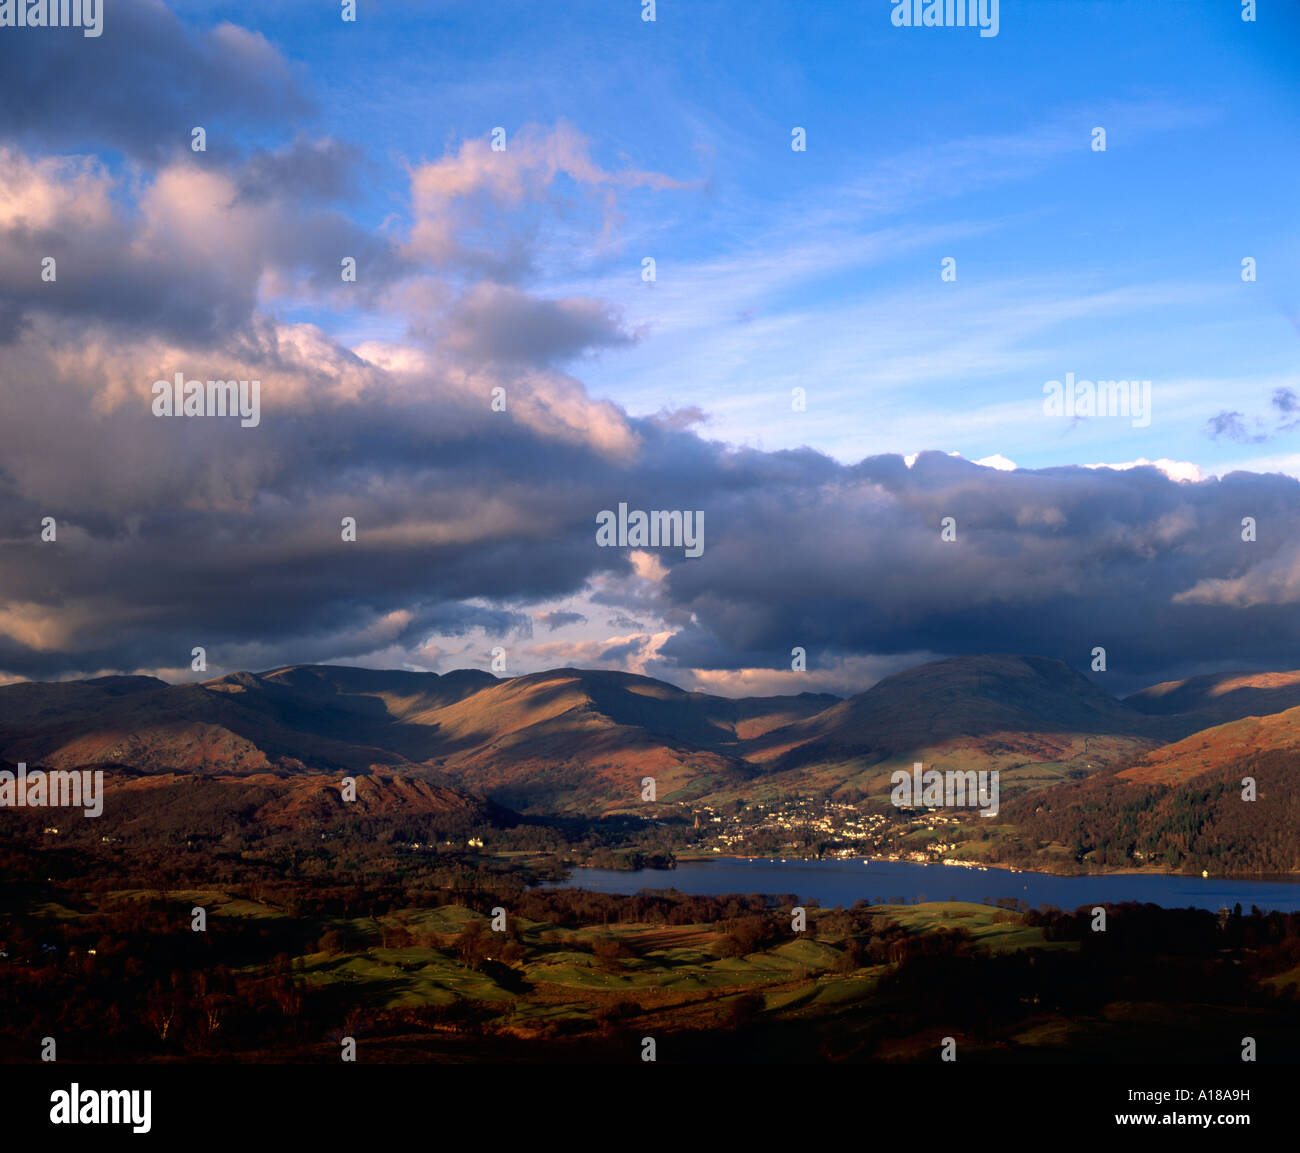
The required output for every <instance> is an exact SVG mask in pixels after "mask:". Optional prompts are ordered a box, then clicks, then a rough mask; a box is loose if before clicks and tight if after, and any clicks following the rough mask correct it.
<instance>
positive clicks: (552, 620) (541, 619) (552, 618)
mask: <svg viewBox="0 0 1300 1153" xmlns="http://www.w3.org/2000/svg"><path fill="white" fill-rule="evenodd" d="M535 619H536V620H537V622H538V623H539V624H542V625H545V626H546V628H547V629H548V630H549V631H550V632H554V631H555V630H556V629H560V628H563V627H564V626H565V625H585V624H586V623H587V618H586V617H585V616H583V615H582V613H567V612H561V611H558V610H557V611H556V612H550V613H542V614H541V615H540V616H538V617H536V618H535Z"/></svg>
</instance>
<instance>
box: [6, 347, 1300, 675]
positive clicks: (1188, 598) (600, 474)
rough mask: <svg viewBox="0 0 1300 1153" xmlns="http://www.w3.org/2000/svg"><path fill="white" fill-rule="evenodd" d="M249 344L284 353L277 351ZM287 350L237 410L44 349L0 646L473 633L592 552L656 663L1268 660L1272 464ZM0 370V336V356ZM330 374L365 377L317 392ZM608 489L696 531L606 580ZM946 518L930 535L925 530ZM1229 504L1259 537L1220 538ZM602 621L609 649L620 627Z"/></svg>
mask: <svg viewBox="0 0 1300 1153" xmlns="http://www.w3.org/2000/svg"><path fill="white" fill-rule="evenodd" d="M25 347H26V346H24V348H25ZM274 354H275V356H277V357H278V358H279V362H280V363H279V367H278V369H275V370H273V371H281V372H288V370H289V369H290V368H291V367H292V365H291V364H290V359H289V357H288V355H287V350H286V349H285V348H282V347H277V348H275V349H274ZM11 355H12V354H11ZM31 355H36V354H34V353H33V354H31ZM268 355H269V352H268ZM310 355H311V356H312V357H315V358H318V359H315V360H309V361H308V362H306V363H304V364H303V365H300V366H299V371H300V372H301V373H302V374H303V375H304V377H310V379H311V381H312V384H313V389H311V390H309V389H306V388H304V389H303V391H302V392H301V395H300V396H299V399H298V401H296V402H295V403H293V404H290V405H289V407H288V408H287V410H285V411H282V412H280V413H279V414H277V411H276V409H275V407H274V406H273V404H271V403H268V407H267V410H266V412H265V413H264V418H263V423H262V425H261V426H260V427H259V428H257V429H248V430H241V429H239V428H238V426H237V425H234V424H221V423H220V422H215V423H214V422H210V421H209V422H204V421H201V420H200V421H193V422H190V423H186V422H184V421H173V422H167V421H158V420H154V419H152V418H150V417H149V416H148V415H147V413H146V412H143V411H142V407H143V406H139V405H134V404H130V405H125V406H123V407H121V408H118V409H115V410H113V411H112V412H110V413H107V414H106V413H96V412H94V411H93V410H92V409H91V408H90V407H89V406H88V405H87V404H86V403H85V399H86V394H85V393H84V391H79V386H78V382H77V381H76V379H68V380H64V379H62V378H60V377H59V376H58V375H57V373H55V374H53V375H47V376H46V377H45V385H44V389H43V394H42V395H43V397H44V407H42V406H41V405H38V404H36V403H34V401H33V399H32V397H31V396H30V394H29V395H28V397H27V399H26V401H24V402H23V403H20V404H18V405H17V411H18V412H19V416H20V424H19V426H18V427H17V428H16V429H15V437H14V442H15V445H16V449H15V451H12V452H11V453H10V454H9V455H8V456H7V457H6V461H5V471H4V473H3V474H0V496H3V497H4V499H3V501H0V533H2V534H3V536H4V538H5V540H6V547H5V549H4V550H3V553H2V554H0V558H2V559H0V587H2V588H3V591H4V595H5V605H6V607H5V610H4V612H3V613H2V614H0V635H2V636H3V637H4V638H6V639H5V640H4V641H3V642H2V643H0V668H3V669H4V670H5V671H7V672H9V673H11V674H21V675H35V676H50V675H55V674H58V673H60V672H67V671H71V670H88V669H98V668H108V667H112V668H135V667H155V666H157V667H175V666H176V665H178V664H183V663H184V662H185V661H186V660H187V659H188V653H189V651H190V648H191V646H193V645H196V644H203V645H204V646H205V647H207V649H208V654H209V662H210V664H212V665H214V666H217V665H219V666H222V667H230V666H231V665H232V664H236V665H240V666H244V667H247V666H250V665H255V666H258V667H267V666H270V665H274V664H277V663H292V662H295V661H301V660H306V659H313V660H315V659H343V658H346V657H348V656H357V657H360V656H364V655H365V654H367V653H373V652H376V651H384V650H388V649H392V648H404V649H407V650H410V649H414V648H416V647H418V645H419V644H420V643H421V641H422V640H424V638H426V637H428V636H430V635H464V634H465V632H466V630H482V631H483V632H484V633H486V634H488V636H489V638H494V639H492V642H491V643H498V640H497V639H496V638H499V641H500V642H504V641H505V640H506V639H507V638H508V637H509V636H527V635H529V633H530V632H531V622H530V620H529V617H528V615H527V613H526V607H527V605H529V604H533V603H540V602H544V601H546V600H553V599H556V598H559V597H563V596H569V595H574V594H580V593H581V592H582V591H583V589H584V587H585V586H586V584H587V582H588V581H590V580H592V579H593V578H596V579H599V580H602V581H603V582H604V583H603V585H602V589H603V591H602V592H600V593H598V594H597V595H596V596H595V597H594V598H593V599H595V600H597V601H600V602H602V603H606V604H611V605H615V606H618V607H622V608H624V609H629V610H631V611H635V612H641V613H644V612H653V613H656V614H658V615H659V616H660V617H661V618H662V619H664V620H667V621H668V622H670V627H673V628H675V629H676V635H675V636H674V637H672V638H671V639H670V640H668V642H667V643H666V644H665V645H664V646H663V647H662V649H661V650H660V653H659V657H660V659H661V660H662V661H666V662H669V663H671V662H676V663H677V664H678V665H681V666H698V667H703V668H717V669H728V668H749V667H773V668H779V667H788V664H789V653H790V649H791V648H792V647H793V646H795V645H801V646H804V647H805V648H807V650H808V651H809V653H810V654H816V655H817V656H818V658H821V657H823V656H825V657H845V656H851V655H853V654H893V653H909V652H915V651H918V650H922V649H924V650H929V651H933V652H937V653H965V652H982V651H1016V652H1032V653H1042V654H1044V655H1048V656H1055V657H1060V658H1062V659H1065V660H1067V661H1070V662H1071V663H1073V664H1075V665H1076V666H1081V667H1086V665H1087V663H1088V661H1089V660H1090V656H1091V650H1092V648H1093V647H1094V646H1098V645H1100V646H1104V647H1105V648H1106V650H1107V653H1108V657H1109V664H1110V667H1111V669H1112V670H1113V674H1112V680H1111V681H1108V684H1111V685H1112V687H1117V688H1118V687H1128V683H1129V682H1131V683H1133V684H1138V683H1143V682H1144V681H1150V680H1154V679H1159V678H1161V677H1163V676H1168V675H1174V674H1176V673H1178V672H1180V671H1183V670H1189V669H1198V668H1201V667H1206V666H1217V667H1225V666H1231V667H1250V666H1255V667H1260V666H1267V665H1272V666H1275V667H1280V666H1286V665H1290V664H1294V653H1295V651H1296V645H1297V642H1298V641H1300V624H1298V619H1300V614H1298V613H1297V612H1296V605H1297V603H1298V602H1300V575H1296V574H1300V553H1298V551H1297V543H1296V542H1300V499H1297V498H1300V483H1298V482H1297V481H1295V480H1293V479H1290V478H1287V477H1283V476H1275V475H1274V476H1258V475H1254V474H1245V473H1237V474H1232V475H1231V476H1228V477H1225V478H1224V479H1222V480H1210V481H1204V482H1200V483H1195V484H1193V483H1186V482H1175V481H1172V480H1170V479H1169V478H1167V477H1166V476H1164V475H1163V474H1162V473H1160V472H1158V471H1157V470H1155V469H1153V468H1134V469H1129V470H1124V471H1117V470H1109V469H1095V470H1094V469H1083V468H1065V469H1048V470H1040V471H1033V470H1027V469H1021V470H1018V471H1016V472H1013V473H1012V472H999V471H996V470H992V469H986V468H981V467H978V466H976V465H973V464H970V463H968V462H966V461H962V460H960V459H953V458H950V457H948V456H945V455H943V454H939V453H924V454H922V455H921V456H920V457H919V458H918V459H917V460H916V462H915V465H914V467H912V468H910V469H909V468H908V467H907V466H906V464H905V463H904V461H903V460H902V458H900V457H898V456H880V457H872V458H869V459H866V460H864V461H861V462H859V463H858V464H855V465H841V464H838V463H836V462H834V461H832V460H830V459H829V458H827V457H825V456H822V455H820V454H819V453H816V452H813V451H811V450H806V449H805V450H800V451H794V452H774V453H766V452H760V451H756V450H752V449H744V450H735V449H730V448H727V447H725V446H723V445H720V444H717V443H713V442H708V441H705V440H703V439H701V438H700V437H699V436H697V435H696V434H694V433H692V432H690V431H682V430H673V429H670V428H665V427H663V425H662V424H660V423H657V422H656V421H654V420H653V419H644V420H635V421H629V422H627V430H628V432H629V434H631V435H633V436H634V437H635V449H634V450H633V451H629V452H626V453H613V454H611V453H608V452H603V451H600V450H599V449H598V448H597V447H596V446H595V445H594V444H593V443H591V442H588V441H583V440H581V439H577V440H575V439H571V438H570V439H565V438H564V437H559V436H556V435H554V434H553V432H552V431H551V429H550V428H549V426H546V425H545V424H543V425H541V426H533V425H529V424H528V423H527V422H526V421H525V420H524V419H523V418H522V417H515V416H510V415H507V414H500V413H496V414H494V413H492V412H490V410H489V408H488V406H487V405H486V404H485V403H484V400H483V398H482V397H481V396H476V395H473V394H468V395H466V394H462V393H458V392H456V391H455V390H454V389H450V390H448V389H446V388H445V387H444V386H441V385H438V384H436V382H435V380H433V379H430V380H429V381H428V382H427V384H426V385H424V386H423V387H422V388H417V389H416V390H415V391H414V392H410V391H407V390H404V389H403V388H402V387H399V385H398V383H395V381H394V379H393V378H392V377H391V376H390V375H388V374H386V373H383V372H380V371H379V370H377V369H376V368H375V367H374V366H373V365H366V364H364V363H363V362H361V361H359V360H358V359H357V358H356V357H355V356H353V355H352V354H346V353H344V352H343V351H342V350H335V351H334V359H333V360H331V361H325V360H319V358H320V357H321V356H323V353H321V352H320V350H314V351H311V354H310ZM33 363H35V362H33ZM19 367H20V368H23V369H24V371H25V373H26V375H27V376H28V377H30V376H31V375H32V370H33V364H28V365H26V366H25V368H24V366H19ZM5 368H6V362H5V357H4V356H0V381H3V380H5V379H6V375H7V374H6V372H5ZM354 372H356V373H360V374H361V376H362V377H363V378H364V379H365V380H367V381H369V384H368V386H367V387H365V388H359V389H354V390H353V391H352V392H347V391H346V390H345V391H344V392H342V393H340V394H339V395H338V396H336V398H335V400H334V401H333V402H331V403H323V402H322V401H321V400H320V397H322V396H334V395H335V392H334V391H333V390H336V389H341V388H343V385H344V384H345V383H346V382H347V380H348V379H349V373H354ZM267 378H268V379H271V378H272V374H271V372H268V373H267ZM418 379H419V377H418V374H417V377H416V380H417V381H418ZM267 387H268V395H270V396H275V395H278V394H277V393H276V391H275V389H274V388H272V387H271V386H269V385H268V386H267ZM292 387H293V380H292V378H291V377H288V376H286V377H285V381H284V383H282V384H281V385H280V386H279V388H280V390H281V392H282V393H284V394H286V395H287V393H288V392H289V391H291V389H292ZM12 397H13V394H12V393H11V396H10V398H11V399H12ZM575 403H576V402H575ZM583 403H586V404H590V402H586V401H583ZM580 411H582V412H585V413H586V414H587V415H586V418H585V419H587V421H588V422H589V423H593V422H594V421H595V419H596V414H597V413H598V412H599V413H605V414H606V415H608V412H609V410H608V407H607V406H606V407H604V408H597V407H594V406H593V407H591V408H588V409H583V410H580ZM614 411H615V413H616V411H617V410H614ZM209 425H211V427H209ZM37 446H39V451H38V450H37ZM74 464H75V465H76V467H73V466H74ZM620 501H626V502H627V503H628V504H629V507H631V508H642V509H681V510H702V511H704V513H705V533H704V540H705V547H704V553H703V556H701V557H700V558H698V559H685V558H684V557H683V555H682V552H681V550H680V549H679V550H673V549H663V550H659V551H658V552H657V554H656V556H657V559H658V560H659V562H660V563H661V564H662V565H663V566H664V572H665V575H664V576H663V578H662V579H661V580H654V581H649V582H645V581H642V582H639V585H640V587H639V588H637V589H636V590H635V591H631V586H630V585H627V586H625V585H622V584H620V583H619V582H621V581H626V580H628V579H629V578H630V577H631V571H632V570H631V559H630V557H629V554H628V552H627V551H626V550H620V549H603V548H598V547H596V545H595V537H594V530H595V516H596V513H597V512H599V511H600V510H601V509H605V508H614V507H617V505H618V503H619V502H620ZM45 515H52V516H56V517H58V518H59V523H60V535H59V540H58V542H57V543H55V544H45V543H41V542H39V541H38V539H37V536H38V533H39V526H40V518H41V517H42V516H45ZM343 516H354V517H356V520H357V525H358V539H357V541H356V542H355V543H346V542H343V541H342V540H341V536H340V527H339V526H340V519H341V517H343ZM949 516H950V517H953V518H954V520H955V522H956V531H957V540H956V541H955V542H953V543H945V542H943V541H942V540H941V539H940V530H941V523H942V520H943V518H944V517H949ZM1243 516H1253V517H1255V518H1256V521H1257V524H1258V526H1259V532H1258V540H1257V541H1256V542H1252V543H1248V542H1244V541H1242V539H1241V519H1242V517H1243ZM610 580H613V582H614V583H613V584H610V583H609V581H610ZM633 583H638V582H633ZM575 615H576V614H575ZM553 619H554V618H543V623H551V622H552V621H553ZM626 643H627V645H629V646H631V648H629V649H628V651H627V652H626V653H623V654H622V655H623V656H627V657H630V656H636V655H638V653H640V652H641V651H642V649H643V642H642V641H640V640H637V641H636V642H635V643H633V642H626ZM633 648H635V649H636V650H637V652H633V651H632V649H633ZM619 655H620V654H619V653H618V652H615V651H614V650H613V649H611V651H610V652H609V653H607V654H606V658H607V659H618V658H619ZM1126 679H1127V680H1126Z"/></svg>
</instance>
